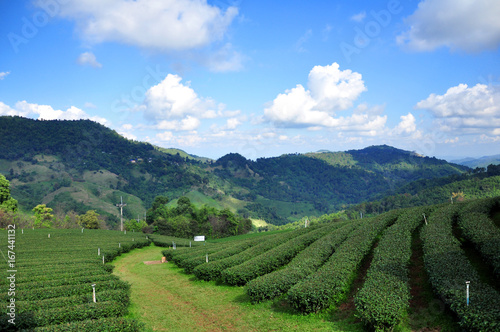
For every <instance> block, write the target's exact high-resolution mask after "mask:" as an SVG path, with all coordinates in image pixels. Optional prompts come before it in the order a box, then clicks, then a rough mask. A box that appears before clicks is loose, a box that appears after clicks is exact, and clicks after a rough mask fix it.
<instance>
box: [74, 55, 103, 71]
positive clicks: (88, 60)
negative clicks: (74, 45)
mask: <svg viewBox="0 0 500 332" xmlns="http://www.w3.org/2000/svg"><path fill="white" fill-rule="evenodd" d="M76 63H78V64H79V65H81V66H90V67H93V68H102V64H100V63H99V62H97V58H96V57H95V55H94V53H92V52H85V53H82V54H80V56H78V59H76Z"/></svg>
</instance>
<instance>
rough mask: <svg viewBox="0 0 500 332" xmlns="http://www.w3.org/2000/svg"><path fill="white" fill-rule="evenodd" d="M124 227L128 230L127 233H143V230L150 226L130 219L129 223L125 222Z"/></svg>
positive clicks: (142, 221)
mask: <svg viewBox="0 0 500 332" xmlns="http://www.w3.org/2000/svg"><path fill="white" fill-rule="evenodd" d="M123 226H124V227H125V230H127V231H137V232H140V231H142V229H143V228H145V227H148V224H147V223H146V222H145V221H144V220H141V221H137V220H135V219H130V220H128V221H125V223H124V224H123Z"/></svg>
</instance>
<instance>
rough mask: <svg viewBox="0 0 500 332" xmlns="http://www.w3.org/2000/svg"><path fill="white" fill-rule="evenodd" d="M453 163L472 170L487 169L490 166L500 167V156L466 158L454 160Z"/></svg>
mask: <svg viewBox="0 0 500 332" xmlns="http://www.w3.org/2000/svg"><path fill="white" fill-rule="evenodd" d="M452 162H453V163H456V164H460V165H464V166H467V167H470V168H476V167H487V166H488V165H491V164H493V165H500V154H497V155H494V156H484V157H481V158H465V159H459V160H453V161H452Z"/></svg>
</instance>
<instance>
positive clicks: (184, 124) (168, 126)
mask: <svg viewBox="0 0 500 332" xmlns="http://www.w3.org/2000/svg"><path fill="white" fill-rule="evenodd" d="M200 124H201V122H200V120H199V119H198V118H195V117H193V116H190V115H188V116H186V117H185V118H184V119H182V120H172V121H166V120H164V121H161V122H160V123H158V124H157V125H156V129H160V130H182V131H192V130H195V129H196V128H198V127H199V126H200Z"/></svg>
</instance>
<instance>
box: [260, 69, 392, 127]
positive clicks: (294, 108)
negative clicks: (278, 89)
mask: <svg viewBox="0 0 500 332" xmlns="http://www.w3.org/2000/svg"><path fill="white" fill-rule="evenodd" d="M365 90H366V87H365V85H364V82H363V80H362V77H361V74H359V73H356V72H352V71H351V70H339V65H338V64H337V63H333V64H332V65H329V66H316V67H314V68H313V69H312V70H311V72H310V73H309V80H308V89H306V88H304V86H302V85H301V84H298V85H297V86H296V87H295V88H293V89H290V90H286V91H285V93H282V94H279V95H278V96H277V97H276V98H275V99H274V101H273V102H272V104H271V105H270V106H269V107H268V108H266V109H265V110H264V114H265V116H266V118H267V119H268V120H270V121H273V122H275V123H276V124H277V125H281V126H285V127H304V126H306V127H310V128H317V127H318V126H319V127H327V128H333V129H338V130H342V131H359V132H360V134H366V135H374V134H375V133H376V132H377V131H379V130H381V129H383V128H384V126H385V122H386V121H387V117H386V116H381V115H379V114H376V112H369V111H366V112H360V111H359V110H358V111H357V112H355V113H353V114H352V115H351V116H347V117H346V116H336V112H338V111H342V110H346V109H348V108H350V107H352V106H353V104H354V101H355V100H356V99H357V98H358V97H359V95H360V94H361V93H362V92H363V91H365Z"/></svg>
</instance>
